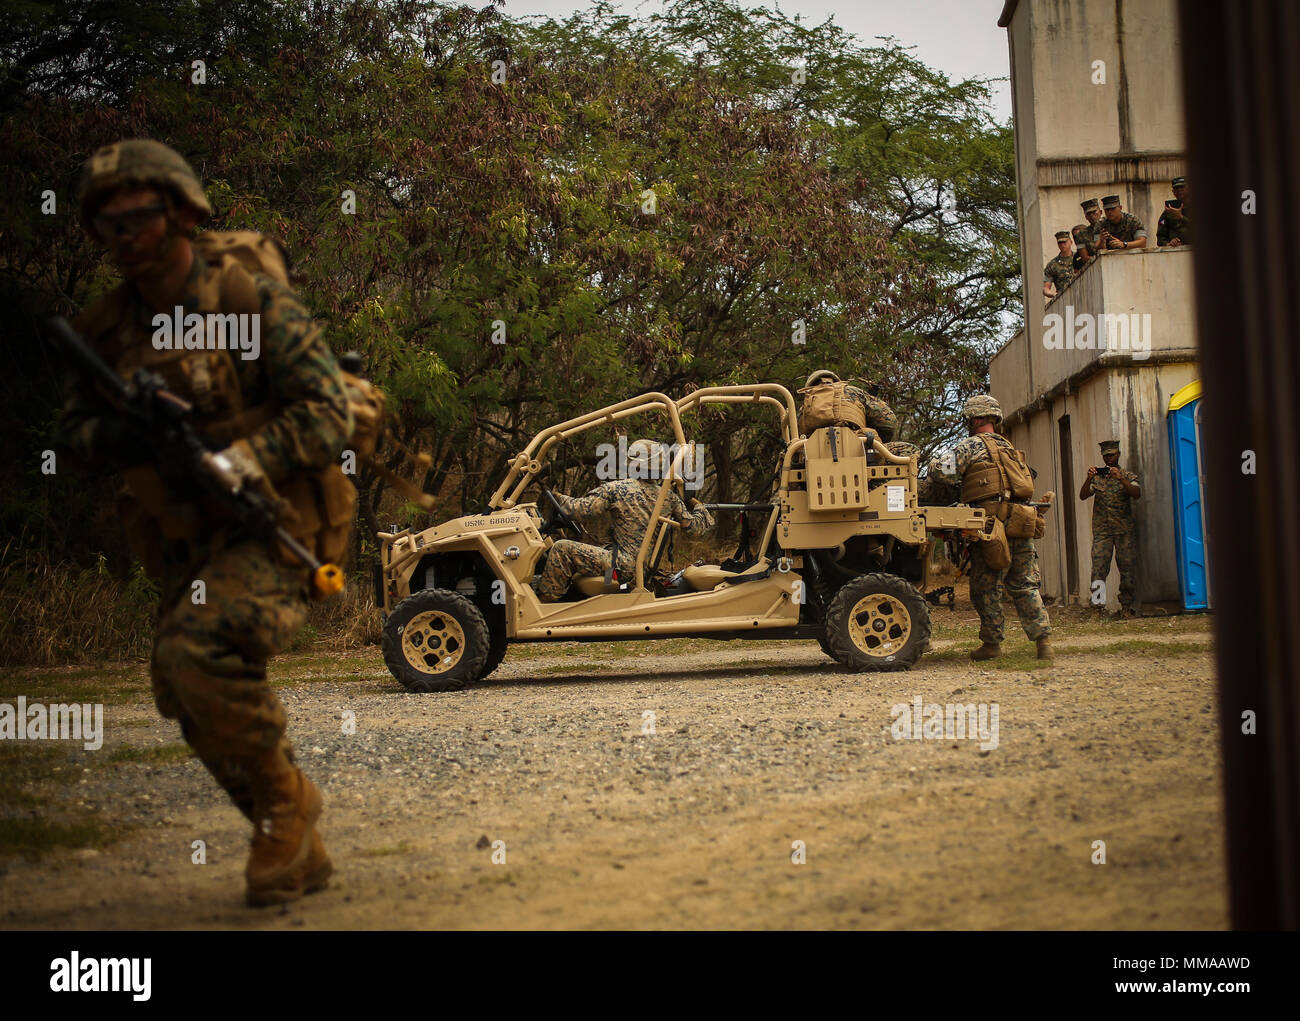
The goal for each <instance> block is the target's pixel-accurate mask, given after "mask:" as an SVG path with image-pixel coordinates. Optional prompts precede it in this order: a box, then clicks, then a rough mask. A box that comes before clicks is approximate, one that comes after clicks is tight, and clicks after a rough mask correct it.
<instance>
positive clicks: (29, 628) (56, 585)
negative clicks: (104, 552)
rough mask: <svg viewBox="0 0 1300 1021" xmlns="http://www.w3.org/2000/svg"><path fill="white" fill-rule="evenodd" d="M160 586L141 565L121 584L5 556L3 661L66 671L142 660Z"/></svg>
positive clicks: (0, 608) (0, 617)
mask: <svg viewBox="0 0 1300 1021" xmlns="http://www.w3.org/2000/svg"><path fill="white" fill-rule="evenodd" d="M157 601H158V589H157V587H156V586H155V585H154V583H153V582H152V581H150V580H149V578H148V577H147V576H146V575H145V573H144V571H143V570H141V569H140V568H139V566H138V565H137V567H136V569H135V572H134V573H133V574H132V575H131V577H130V578H129V579H127V580H126V581H123V580H122V579H120V578H115V577H114V576H113V575H112V574H110V573H109V571H108V569H107V566H106V564H105V561H104V558H103V557H100V559H99V563H98V564H97V565H96V566H95V567H94V568H83V567H78V566H76V565H75V564H68V563H63V564H52V563H50V562H48V561H47V560H45V559H44V558H43V557H41V556H40V555H39V554H35V553H31V552H27V553H23V554H21V555H17V556H13V555H11V551H10V550H5V552H4V554H3V555H2V556H0V663H3V664H5V665H7V666H61V665H66V664H73V663H103V662H106V661H109V660H125V659H139V658H142V657H144V656H146V655H148V652H149V646H150V644H151V641H152V637H153V615H154V610H155V606H156V604H157Z"/></svg>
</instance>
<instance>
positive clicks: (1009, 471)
mask: <svg viewBox="0 0 1300 1021" xmlns="http://www.w3.org/2000/svg"><path fill="white" fill-rule="evenodd" d="M978 439H979V440H980V442H981V443H983V444H984V449H985V450H986V451H987V453H988V456H989V459H988V460H987V461H976V462H975V463H973V464H972V465H971V466H970V467H969V468H967V469H966V474H965V475H964V476H963V477H962V483H961V502H962V503H969V504H971V505H972V506H976V507H981V508H983V510H984V511H985V512H987V513H988V514H989V515H991V516H992V517H996V518H998V519H999V520H1000V521H1003V522H1005V523H1006V534H1007V535H1008V536H1009V537H1010V538H1012V539H1027V538H1033V537H1034V533H1035V530H1036V529H1037V527H1038V525H1039V521H1038V518H1039V515H1038V514H1037V512H1036V511H1035V510H1034V509H1033V508H1031V507H1028V506H1026V505H1025V501H1027V500H1032V499H1033V496H1034V477H1033V474H1032V473H1031V472H1030V470H1029V463H1028V461H1027V460H1026V459H1025V454H1024V451H1021V450H1017V449H1016V448H1015V447H1013V446H1012V445H1011V443H1010V442H1009V441H1005V440H1004V441H1003V442H1001V443H999V442H998V438H995V437H994V436H993V435H991V434H989V433H980V434H978Z"/></svg>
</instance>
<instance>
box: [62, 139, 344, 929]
mask: <svg viewBox="0 0 1300 1021" xmlns="http://www.w3.org/2000/svg"><path fill="white" fill-rule="evenodd" d="M80 205H81V216H82V221H83V224H84V226H85V228H86V230H87V232H88V234H89V235H90V236H91V237H92V238H93V239H94V240H95V241H96V242H98V243H99V244H101V245H103V246H104V247H105V248H106V249H107V250H108V253H109V255H110V256H111V258H112V259H113V261H114V263H115V264H116V265H117V267H118V269H119V270H120V272H121V276H122V283H121V285H120V286H118V287H117V288H116V289H115V290H113V291H111V292H110V293H108V294H107V295H105V296H104V297H102V298H100V299H99V300H98V301H96V302H94V303H93V304H92V305H91V306H90V307H88V308H87V309H86V310H85V311H84V312H83V313H82V314H81V315H80V316H79V317H78V319H77V321H76V323H75V326H76V329H77V330H78V331H79V332H80V333H81V334H82V335H84V337H85V338H86V340H87V342H88V344H89V346H90V348H91V349H92V350H93V351H94V352H95V353H97V354H98V355H99V357H100V358H101V359H102V360H103V361H105V362H107V364H108V365H109V366H110V367H111V368H112V369H114V370H116V371H117V372H118V373H119V374H121V375H122V376H123V378H131V377H132V376H133V373H136V372H138V370H144V371H145V372H146V373H148V374H154V375H152V376H149V375H145V376H137V377H135V383H134V384H133V385H135V386H136V390H137V392H138V391H139V388H140V385H141V384H142V383H147V384H148V387H147V391H148V393H150V394H154V393H156V394H157V397H156V399H157V400H165V401H167V402H170V403H171V404H172V405H173V406H175V403H176V399H177V398H179V399H181V401H183V402H188V403H189V404H190V405H192V411H191V415H192V417H191V419H190V420H191V422H192V424H193V426H194V427H195V428H196V429H197V431H198V433H199V434H200V435H201V437H202V438H203V440H204V441H205V442H206V445H207V446H208V447H209V448H210V449H211V451H212V457H213V463H215V464H217V465H219V466H220V467H221V470H222V471H223V472H224V475H225V478H226V479H227V480H228V482H229V483H230V485H231V486H232V487H233V488H234V489H236V490H238V489H240V488H244V489H246V490H248V491H250V492H251V491H256V492H259V493H261V494H264V495H265V497H266V498H267V499H268V500H270V501H272V502H273V503H274V504H275V505H276V506H278V507H280V508H281V510H282V512H283V522H284V527H285V529H286V530H287V532H289V533H290V534H291V535H292V537H293V538H294V539H296V540H297V541H298V543H300V544H301V545H302V547H305V548H306V549H308V550H311V551H312V552H313V553H314V554H315V555H318V556H319V557H320V558H321V559H322V560H337V559H339V558H340V557H341V555H342V553H343V552H344V551H345V550H346V548H347V539H348V534H349V531H350V529H351V524H352V518H353V511H354V508H355V502H356V494H355V491H354V490H353V488H352V484H351V483H350V482H349V481H348V479H347V478H346V477H345V476H344V474H343V472H342V470H341V468H340V465H339V455H340V453H341V451H342V450H343V448H344V446H345V444H346V442H347V441H348V438H349V436H350V434H351V433H352V431H353V419H352V414H351V411H350V409H349V405H348V401H347V398H346V395H345V391H344V385H343V381H342V378H341V377H340V374H339V367H338V363H337V362H336V361H335V358H334V355H333V354H332V353H331V351H330V348H329V345H328V344H327V343H326V341H325V339H324V337H323V336H322V334H321V331H320V328H319V327H318V326H317V324H316V323H314V322H313V321H312V319H311V317H310V315H309V314H308V313H307V311H306V309H304V308H303V306H302V304H301V302H300V301H299V300H298V298H297V297H296V296H295V295H294V294H293V292H292V291H291V290H290V289H289V288H288V287H287V286H286V284H285V283H284V282H282V279H278V278H287V273H281V272H274V273H270V274H268V273H263V272H257V271H250V270H249V269H248V268H246V267H245V266H244V265H241V264H240V263H239V261H238V260H235V259H230V258H222V257H218V256H215V255H213V256H212V257H211V261H209V260H208V259H205V258H204V254H203V253H205V252H206V253H213V252H219V251H221V248H220V245H221V243H222V242H223V240H224V241H227V242H228V241H229V240H230V239H231V238H232V237H236V236H232V235H213V234H208V235H202V236H199V237H197V238H196V236H195V234H194V230H195V227H196V226H197V225H198V224H199V223H201V222H202V221H203V220H205V219H206V218H207V217H208V216H210V215H211V213H212V208H211V206H210V205H209V203H208V200H207V198H206V196H205V195H204V193H203V189H202V187H201V185H200V183H199V180H198V178H197V176H196V175H195V173H194V171H193V170H192V169H191V168H190V166H189V164H188V163H187V162H186V161H185V160H184V159H183V158H182V157H181V156H180V155H179V154H178V153H177V152H175V151H174V150H172V149H170V148H168V147H167V146H165V145H163V144H161V143H160V142H156V141H152V140H144V139H134V140H130V141H124V142H119V143H117V144H114V145H109V146H105V147H104V148H101V149H99V150H98V151H97V152H95V153H94V155H93V156H91V158H90V160H89V162H88V164H87V165H86V168H85V173H84V176H83V181H82V187H81V194H80ZM237 239H238V240H241V241H242V242H244V243H246V246H248V245H251V246H252V247H254V248H257V249H259V250H263V252H264V254H265V253H269V254H265V260H266V266H267V268H268V269H271V268H273V267H274V268H276V269H277V270H283V263H282V256H280V255H279V254H278V253H277V252H275V251H272V243H271V242H269V241H268V240H267V239H264V238H261V237H260V236H259V235H253V234H241V235H238V236H237ZM278 260H279V261H278ZM178 306H179V307H180V309H181V310H182V311H183V312H184V313H185V314H186V315H189V314H191V313H198V314H199V315H200V316H205V317H206V316H207V315H209V314H212V313H222V314H231V313H233V314H236V315H240V316H246V317H253V319H254V320H257V321H258V326H259V327H260V333H259V335H260V343H259V349H258V350H257V351H256V352H255V353H254V352H253V351H251V350H240V351H238V352H232V351H231V350H228V349H227V345H226V344H225V343H222V344H221V346H220V349H215V345H213V344H212V343H211V342H210V341H211V334H210V333H209V335H208V341H209V342H208V343H206V344H203V345H201V346H198V347H195V346H192V345H186V344H181V343H175V344H173V345H171V346H169V345H167V344H165V343H159V342H158V341H159V332H158V331H159V329H160V327H159V326H158V325H156V324H157V322H160V321H161V320H159V319H158V317H159V316H162V317H167V318H170V317H172V316H173V313H174V311H175V310H176V309H177V307H178ZM208 321H209V322H211V320H208ZM187 336H188V332H187ZM162 339H163V340H165V339H166V338H162ZM176 339H178V338H173V340H176ZM249 354H252V355H253V356H252V357H247V355H249ZM149 380H152V382H151V383H149V382H148V381H149ZM150 399H151V400H152V399H155V398H152V397H151V398H150ZM121 410H122V409H120V408H115V407H113V406H112V402H111V401H110V400H106V398H105V394H104V392H103V390H102V389H100V388H96V387H94V386H91V385H89V384H87V383H85V382H82V383H81V384H80V385H79V386H77V387H76V388H75V389H74V391H73V393H72V394H71V396H70V398H69V400H68V403H67V405H66V407H65V409H64V413H63V416H62V419H61V421H60V424H59V443H60V445H61V446H62V447H63V449H65V450H67V451H69V452H70V453H71V454H72V455H73V456H74V458H75V459H76V460H78V461H80V462H81V463H82V464H84V465H86V466H87V467H89V468H90V469H91V470H94V471H97V472H101V473H103V472H116V473H121V474H122V476H123V479H124V482H125V485H124V488H123V490H122V493H121V496H120V498H119V511H120V513H121V516H122V520H123V524H124V527H125V529H126V532H127V536H128V540H129V542H130V545H131V549H132V552H133V553H134V554H135V555H136V556H137V557H138V558H139V559H140V561H141V563H142V564H143V565H144V566H145V569H146V570H147V571H148V573H149V574H150V575H151V576H152V577H153V578H155V579H157V580H158V582H159V588H160V592H161V600H160V605H159V609H158V619H157V628H156V632H155V636H154V646H153V655H152V659H151V664H150V668H151V674H152V679H153V691H154V698H155V701H156V703H157V705H158V710H159V712H160V713H161V714H162V715H163V716H164V717H166V718H168V719H174V720H178V721H179V723H180V727H181V733H182V734H183V735H184V737H185V740H186V741H187V742H189V744H190V746H191V747H192V748H193V749H194V752H195V754H196V755H197V756H198V757H199V759H200V760H201V761H202V762H203V764H204V765H205V766H206V767H207V769H208V771H209V772H210V773H211V774H212V776H213V777H214V778H215V779H216V781H217V783H218V784H220V785H221V787H222V788H223V789H224V790H225V791H226V793H227V794H228V795H229V796H230V799H231V800H232V801H233V802H234V804H235V806H236V807H237V808H238V809H239V810H240V811H241V812H242V813H243V814H244V815H245V816H246V817H247V818H248V820H249V821H250V822H251V823H253V836H252V846H251V849H250V853H249V857H248V864H247V868H246V870H245V877H246V881H247V902H248V903H249V904H250V905H266V904H279V903H284V902H287V901H291V900H294V899H297V898H299V897H301V896H302V895H303V894H304V893H311V892H313V891H315V890H319V889H321V888H323V887H324V886H325V885H326V883H327V881H328V879H329V876H330V874H331V872H332V865H331V863H330V859H329V855H328V854H326V852H325V847H324V845H323V843H322V842H321V838H320V834H319V833H318V831H317V829H316V822H317V820H318V819H319V817H320V814H321V808H322V801H321V796H320V793H319V791H317V789H316V787H315V786H314V785H313V784H312V782H311V781H310V780H309V779H307V777H306V776H305V775H304V774H303V773H302V771H301V770H300V769H298V768H297V767H296V766H295V765H294V763H293V750H292V747H291V746H290V744H289V742H288V740H287V739H286V737H285V728H286V722H287V721H286V716H285V711H284V708H283V706H282V705H281V704H280V701H279V700H278V699H277V698H276V696H275V694H274V693H273V692H272V691H271V688H270V686H269V685H268V683H267V679H266V664H267V660H268V659H269V658H270V657H271V656H273V655H274V654H275V653H276V652H278V651H280V650H282V649H283V648H284V647H285V646H286V645H288V643H289V642H290V641H291V640H292V638H293V637H294V635H295V634H296V633H297V631H298V630H299V629H300V628H301V627H302V625H303V623H304V622H305V620H306V617H307V603H308V588H309V584H310V582H311V572H310V571H309V570H308V569H307V568H306V567H305V566H304V563H303V561H302V559H301V557H295V556H292V555H290V554H289V553H288V550H287V547H286V546H285V544H284V543H282V542H279V541H277V540H275V539H274V538H270V537H267V536H262V535H256V534H250V531H249V530H248V529H247V528H246V527H244V526H242V525H241V524H240V522H239V521H237V520H235V519H234V518H233V517H232V516H231V515H230V513H229V512H228V510H227V509H226V508H225V507H224V506H222V505H221V504H220V502H219V501H216V500H213V499H212V498H211V497H210V495H209V494H207V493H205V492H203V491H201V490H197V489H196V488H195V487H194V486H193V484H192V481H191V480H188V479H184V478H180V477H178V475H177V473H176V472H175V471H174V470H173V469H174V465H172V464H169V463H166V462H165V461H159V460H158V455H157V454H156V452H155V442H156V437H155V436H152V435H148V434H146V431H144V430H141V429H140V428H139V426H138V425H137V424H134V423H133V422H132V420H131V419H129V418H127V417H124V416H123V415H121V414H119V413H118V412H120V411H121ZM137 410H138V409H137Z"/></svg>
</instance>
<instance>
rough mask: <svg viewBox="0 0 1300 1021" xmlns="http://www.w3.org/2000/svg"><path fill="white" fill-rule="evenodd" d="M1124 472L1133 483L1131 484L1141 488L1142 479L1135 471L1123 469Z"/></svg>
mask: <svg viewBox="0 0 1300 1021" xmlns="http://www.w3.org/2000/svg"><path fill="white" fill-rule="evenodd" d="M1124 474H1125V475H1127V476H1128V480H1129V481H1130V482H1131V483H1133V485H1135V486H1137V487H1138V489H1141V488H1142V481H1141V480H1140V479H1139V478H1138V477H1137V472H1131V471H1125V472H1124Z"/></svg>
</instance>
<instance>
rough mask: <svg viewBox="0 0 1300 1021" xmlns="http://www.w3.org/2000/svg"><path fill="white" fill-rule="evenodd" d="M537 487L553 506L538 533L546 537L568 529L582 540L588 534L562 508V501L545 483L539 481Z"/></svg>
mask: <svg viewBox="0 0 1300 1021" xmlns="http://www.w3.org/2000/svg"><path fill="white" fill-rule="evenodd" d="M537 485H538V486H539V487H540V488H541V490H542V495H543V496H544V497H546V502H547V503H549V504H550V505H551V508H550V510H549V511H547V513H546V518H545V520H543V521H542V527H541V528H539V529H538V531H539V532H541V533H542V534H543V535H546V534H548V533H550V532H554V531H556V530H559V531H564V530H566V529H568V530H569V531H572V532H573V535H574V537H575V538H578V539H581V538H582V537H583V535H584V534H586V533H584V532H583V530H582V526H581V525H579V524H578V523H577V522H576V521H574V520H573V518H571V517H569V515H568V514H566V513H565V512H564V508H563V507H561V506H560V501H559V500H557V499H556V498H555V494H554V493H552V492H551V491H550V489H548V488H547V485H546V483H545V482H543V481H542V480H541V479H538V480H537Z"/></svg>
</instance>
